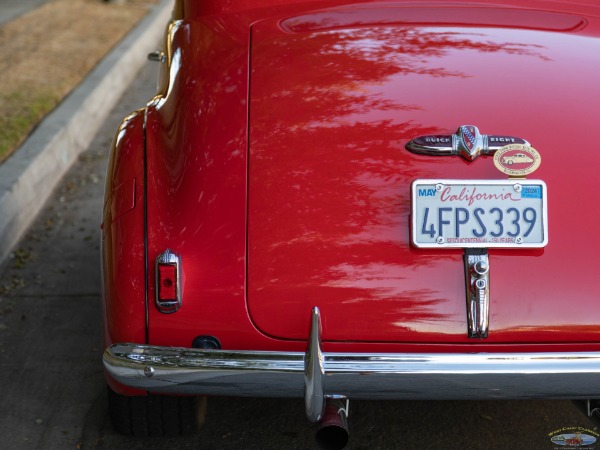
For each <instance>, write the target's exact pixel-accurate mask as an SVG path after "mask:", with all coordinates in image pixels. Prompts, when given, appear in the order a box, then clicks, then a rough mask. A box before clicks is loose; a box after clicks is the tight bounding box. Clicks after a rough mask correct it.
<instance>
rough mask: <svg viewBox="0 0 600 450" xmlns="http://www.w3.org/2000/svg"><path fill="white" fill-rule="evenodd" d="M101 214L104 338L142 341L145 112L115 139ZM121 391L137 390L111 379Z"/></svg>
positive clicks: (131, 118) (124, 126) (123, 126)
mask: <svg viewBox="0 0 600 450" xmlns="http://www.w3.org/2000/svg"><path fill="white" fill-rule="evenodd" d="M104 196H105V202H104V212H103V217H102V261H103V265H102V283H103V291H102V302H103V313H104V329H103V340H104V344H105V345H106V346H109V345H111V344H114V343H116V342H144V341H145V339H146V337H145V336H146V296H145V283H144V279H145V273H144V271H145V268H144V267H145V264H144V206H143V205H144V112H143V111H137V112H134V113H132V114H131V115H130V116H128V117H127V118H125V120H124V121H123V123H122V124H121V126H120V127H119V130H118V131H117V134H116V136H115V139H114V141H113V145H112V149H111V154H110V159H109V162H108V171H107V178H106V186H105V191H104ZM108 381H109V383H110V385H111V387H112V388H113V390H115V391H117V392H120V393H123V394H125V393H129V394H135V393H139V392H138V391H135V390H133V389H130V388H126V387H124V386H121V385H118V384H117V383H116V382H115V381H114V380H111V379H109V380H108Z"/></svg>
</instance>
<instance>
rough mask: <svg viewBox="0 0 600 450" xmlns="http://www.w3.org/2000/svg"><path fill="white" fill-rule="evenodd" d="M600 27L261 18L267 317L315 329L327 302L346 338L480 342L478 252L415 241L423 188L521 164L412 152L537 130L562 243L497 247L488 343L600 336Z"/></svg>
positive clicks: (260, 204)
mask: <svg viewBox="0 0 600 450" xmlns="http://www.w3.org/2000/svg"><path fill="white" fill-rule="evenodd" d="M372 23H378V25H372ZM478 23H479V24H481V23H483V24H484V25H483V26H477V25H476V24H478ZM597 34H598V22H597V19H595V18H590V17H587V18H582V17H580V16H578V15H576V14H571V13H568V12H547V11H545V12H544V11H528V10H518V9H499V8H483V9H477V8H472V9H471V8H461V9H456V10H455V9H451V8H441V9H440V8H436V9H428V8H421V9H419V8H408V7H402V8H380V9H377V8H376V7H371V8H366V9H356V8H354V9H347V10H334V11H324V12H320V13H315V14H312V15H307V16H302V17H295V18H290V19H287V20H284V21H265V22H260V23H258V24H256V25H254V27H253V29H252V54H251V84H250V144H249V147H250V148H249V152H250V157H249V197H248V198H249V206H248V208H249V209H248V221H249V222H248V291H247V302H248V309H249V312H250V315H251V318H252V320H253V321H254V323H255V325H256V326H257V327H258V328H259V329H260V330H261V331H263V332H264V333H266V334H268V335H270V336H273V337H277V338H284V339H306V337H307V334H308V318H309V315H310V310H311V308H312V307H313V306H319V308H320V309H321V311H322V316H323V318H324V322H323V338H324V339H325V340H329V341H370V342H446V343H448V342H456V343H460V342H473V340H472V339H471V340H469V339H468V338H467V332H466V330H467V324H466V317H467V313H466V294H465V281H464V268H463V251H462V250H456V249H454V250H453V249H449V250H436V249H416V248H413V247H412V246H411V245H410V235H409V231H410V224H409V214H410V202H411V201H410V184H411V182H412V181H414V180H415V179H418V178H431V179H436V178H438V179H439V178H444V179H481V180H493V179H506V175H504V174H502V173H500V172H499V171H498V170H497V169H496V168H495V167H494V164H493V162H492V158H490V157H480V158H478V159H476V160H475V161H473V162H467V161H465V160H464V159H462V158H460V157H458V156H445V157H434V156H425V155H416V154H412V153H410V152H408V151H407V150H406V149H405V145H406V143H407V142H408V141H409V140H411V139H413V138H415V137H417V136H421V135H427V134H452V133H454V132H455V131H456V129H457V127H458V126H460V125H464V124H472V125H476V126H477V127H479V129H480V131H481V132H482V133H487V134H498V135H512V136H519V137H521V138H524V139H527V140H528V141H529V142H530V143H531V144H532V146H533V147H534V148H536V149H537V150H538V151H539V152H540V154H541V156H542V163H541V166H540V168H539V169H538V170H537V172H536V173H535V174H533V175H532V176H530V178H536V179H541V180H544V181H545V182H546V184H547V185H548V191H549V205H548V206H549V207H548V210H549V236H550V239H549V243H548V245H547V247H546V248H544V249H537V250H535V249H532V250H499V249H490V250H489V255H490V274H491V275H490V284H491V292H490V297H491V301H490V334H489V337H488V339H487V340H486V342H488V343H500V342H505V343H509V342H510V343H520V342H583V341H593V340H597V337H596V336H597V333H598V332H599V331H600V327H598V325H596V324H597V323H598V321H597V320H596V319H595V315H596V314H592V312H594V313H598V312H600V311H598V306H597V304H598V302H597V299H598V297H599V295H600V277H598V276H597V274H596V272H597V269H596V267H597V265H598V263H599V258H598V255H597V252H596V251H595V250H594V249H598V248H600V234H599V233H597V231H596V226H595V223H596V221H597V220H598V219H599V218H600V217H599V215H598V213H597V212H596V210H597V208H595V207H594V206H593V205H592V204H591V203H590V199H591V198H592V197H593V186H592V183H591V180H592V179H593V177H594V176H595V172H596V170H597V167H600V154H599V153H598V152H597V151H595V150H594V149H592V148H590V144H592V143H595V142H597V138H596V137H595V127H596V126H597V125H596V122H597V118H598V115H597V105H598V101H599V99H600V88H599V86H600V84H599V83H598V82H597V76H598V72H599V71H598V69H599V68H600V67H599V61H600V60H599V59H598V56H597V55H600V45H599V42H600V40H599V39H597V38H595V37H594V36H596V35H597ZM592 55H595V56H592Z"/></svg>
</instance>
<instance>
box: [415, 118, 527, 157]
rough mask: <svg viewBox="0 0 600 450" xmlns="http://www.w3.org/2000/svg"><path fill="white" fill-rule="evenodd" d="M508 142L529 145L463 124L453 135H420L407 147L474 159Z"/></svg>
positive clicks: (422, 152)
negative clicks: (485, 132)
mask: <svg viewBox="0 0 600 450" xmlns="http://www.w3.org/2000/svg"><path fill="white" fill-rule="evenodd" d="M508 144H521V145H529V142H527V141H526V140H525V139H521V138H518V137H514V136H502V135H492V134H481V133H480V132H479V130H478V129H477V127H476V126H473V125H461V126H460V127H458V130H456V133H455V134H452V135H431V136H419V137H418V138H415V139H413V140H412V141H410V142H409V143H408V144H406V149H407V150H409V151H411V152H413V153H417V154H420V155H434V156H446V155H460V156H462V157H463V158H465V159H466V160H467V161H473V160H474V159H475V158H477V157H478V156H479V155H493V154H494V152H495V151H496V150H498V149H500V148H502V147H504V146H505V145H508Z"/></svg>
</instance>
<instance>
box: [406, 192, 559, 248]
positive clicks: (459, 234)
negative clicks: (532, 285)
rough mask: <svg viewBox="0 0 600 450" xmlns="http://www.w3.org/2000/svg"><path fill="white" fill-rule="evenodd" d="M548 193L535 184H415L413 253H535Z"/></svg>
mask: <svg viewBox="0 0 600 450" xmlns="http://www.w3.org/2000/svg"><path fill="white" fill-rule="evenodd" d="M547 204H548V193H547V188H546V183H544V182H543V181H540V180H494V181H491V180H416V181H414V182H413V184H412V208H411V213H412V218H411V226H412V229H411V240H412V243H413V245H415V246H416V247H423V248H448V247H464V248H476V247H485V248H487V247H501V248H526V247H529V248H540V247H545V246H546V244H547V243H548V210H547Z"/></svg>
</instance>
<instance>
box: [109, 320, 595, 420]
mask: <svg viewBox="0 0 600 450" xmlns="http://www.w3.org/2000/svg"><path fill="white" fill-rule="evenodd" d="M319 336H320V318H319V311H318V309H317V308H315V309H314V310H313V317H312V329H311V336H310V340H309V346H308V350H307V352H306V353H302V352H264V351H230V350H199V349H189V348H173V347H158V346H149V345H139V344H115V345H112V346H111V347H109V348H108V349H107V350H106V351H105V353H104V366H105V368H106V370H107V371H108V373H109V374H110V375H111V376H112V377H114V378H115V379H116V380H117V381H119V382H120V383H122V384H124V385H126V386H130V387H133V388H138V389H143V390H148V391H152V392H163V393H174V394H210V395H226V396H250V397H304V398H305V403H306V408H307V415H308V416H309V418H310V419H311V420H318V418H319V417H320V414H321V412H322V410H323V403H324V399H325V398H327V397H330V396H331V397H337V396H341V397H348V398H352V399H385V400H389V399H413V400H414V399H421V400H450V399H454V400H459V399H470V400H472V399H498V398H502V399H528V398H536V399H539V398H553V399H558V398H564V399H587V398H600V352H581V353H479V354H470V353H448V354H446V353H435V354H412V353H400V354H398V353H396V354H389V353H381V354H358V353H323V352H322V350H321V342H320V338H319Z"/></svg>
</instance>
